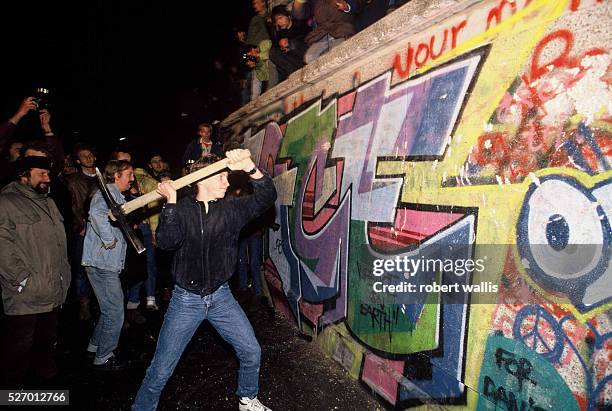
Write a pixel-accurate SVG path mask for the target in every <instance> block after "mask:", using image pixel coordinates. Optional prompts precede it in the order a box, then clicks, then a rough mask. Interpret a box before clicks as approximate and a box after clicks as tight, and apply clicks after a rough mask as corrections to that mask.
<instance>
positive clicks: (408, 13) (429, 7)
mask: <svg viewBox="0 0 612 411" xmlns="http://www.w3.org/2000/svg"><path fill="white" fill-rule="evenodd" d="M482 2H483V0H412V1H410V2H408V3H406V4H405V5H403V6H402V7H401V8H399V9H397V10H395V11H393V12H392V13H390V14H388V15H387V16H385V17H384V18H382V19H380V20H379V21H377V22H376V23H374V24H372V25H371V26H370V27H368V28H367V29H365V30H362V31H360V32H359V33H357V34H355V35H354V36H353V37H351V38H350V39H349V40H348V41H345V42H344V43H342V44H340V45H339V46H337V47H335V48H334V49H333V50H331V51H330V52H328V53H326V54H324V55H322V56H321V57H319V58H318V59H317V60H315V61H314V62H312V63H311V64H309V65H307V66H305V67H303V68H302V69H300V70H298V71H296V72H294V73H293V74H291V76H289V78H288V79H287V80H285V81H283V82H282V83H279V84H277V85H276V86H275V87H273V88H272V89H270V90H268V91H266V92H265V93H264V94H262V95H261V96H259V97H258V98H257V99H256V100H253V101H251V102H249V103H248V104H246V105H244V106H242V107H241V108H239V109H238V110H236V111H235V112H233V113H232V114H230V115H229V116H227V117H226V118H225V120H223V122H222V123H221V126H222V127H224V128H225V127H231V126H232V125H233V124H235V123H236V122H238V121H240V120H241V119H243V118H244V117H246V116H248V115H250V114H251V113H252V112H254V111H257V110H260V109H261V108H263V107H265V106H267V105H269V104H271V103H273V102H275V101H277V100H279V99H282V98H285V97H287V96H290V95H292V94H293V93H296V92H298V91H300V90H301V89H304V88H306V87H308V86H310V85H312V84H315V83H317V82H318V81H320V80H322V79H324V78H326V77H328V76H330V75H332V74H334V73H335V72H337V71H340V70H342V69H343V68H345V67H346V66H347V65H349V64H352V63H354V62H356V61H359V60H362V59H364V56H367V55H368V54H371V53H372V52H374V51H377V50H379V49H383V48H385V47H386V46H388V45H391V44H393V43H395V42H396V41H399V40H401V39H404V38H407V37H410V36H412V35H414V34H417V33H419V32H421V31H423V30H425V29H427V28H428V27H430V26H432V25H435V24H436V23H438V22H440V21H443V20H446V19H447V18H449V17H452V16H453V15H455V14H458V13H461V12H462V11H464V10H465V9H467V8H469V7H471V6H472V5H474V4H477V3H482Z"/></svg>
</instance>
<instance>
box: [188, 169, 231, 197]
mask: <svg viewBox="0 0 612 411" xmlns="http://www.w3.org/2000/svg"><path fill="white" fill-rule="evenodd" d="M196 185H197V187H198V195H199V194H200V193H201V194H203V195H204V196H205V197H206V198H207V199H208V200H217V199H220V198H223V197H225V192H226V191H227V188H228V187H229V181H228V180H227V171H224V172H222V173H218V174H215V175H214V176H212V177H208V178H205V179H204V180H201V181H198V183H197V184H196Z"/></svg>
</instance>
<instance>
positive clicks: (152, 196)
mask: <svg viewBox="0 0 612 411" xmlns="http://www.w3.org/2000/svg"><path fill="white" fill-rule="evenodd" d="M243 153H244V156H243V157H242V158H241V159H240V160H244V159H247V158H249V157H250V156H251V153H250V151H249V150H244V151H243ZM228 162H229V159H227V158H224V159H222V160H219V161H217V162H216V163H213V164H211V165H209V166H206V167H204V168H201V169H199V170H197V171H194V172H193V173H190V174H187V175H186V176H183V177H181V178H179V179H176V180H174V181H171V182H170V184H171V185H172V187H173V188H174V189H175V190H178V189H180V188H183V187H185V186H187V185H189V184H192V183H195V182H196V181H200V180H203V179H205V178H207V177H209V176H211V175H213V174H215V173H218V172H219V171H221V170H223V169H225V168H227V164H228ZM96 176H97V177H98V184H99V185H100V188H101V191H102V196H103V197H104V200H105V201H106V204H107V205H108V208H109V210H108V216H109V218H110V219H111V220H113V221H116V222H117V223H118V224H119V228H120V229H121V231H122V232H123V234H124V235H125V237H126V238H127V239H128V241H129V242H130V244H132V246H133V247H134V249H135V250H136V252H137V253H138V254H140V253H142V252H143V251H145V247H144V246H143V245H142V242H141V241H140V239H139V238H138V237H137V236H136V234H135V233H134V231H133V230H132V228H131V227H130V224H129V223H128V222H127V218H126V217H127V215H128V214H129V213H131V212H132V211H134V210H137V209H139V208H140V207H144V206H145V205H147V204H149V203H152V202H153V201H157V200H160V199H161V198H163V196H162V195H161V194H159V193H158V192H157V191H156V190H154V191H151V192H149V193H146V194H143V195H141V196H140V197H138V198H135V199H134V200H132V201H128V202H127V203H125V204H117V203H116V202H115V200H113V197H112V196H111V195H110V192H109V191H108V188H107V187H106V184H105V183H104V178H103V177H102V174H101V173H100V171H99V170H98V169H97V168H96Z"/></svg>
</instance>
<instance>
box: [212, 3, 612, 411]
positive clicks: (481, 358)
mask: <svg viewBox="0 0 612 411" xmlns="http://www.w3.org/2000/svg"><path fill="white" fill-rule="evenodd" d="M611 16H612V4H611V2H609V1H595V0H589V1H581V0H565V1H542V0H515V1H507V0H495V1H469V0H468V1H445V0H441V1H419V0H414V1H412V2H410V3H408V4H407V5H406V6H404V7H403V8H402V9H400V10H398V11H396V12H395V13H393V14H391V15H390V16H387V18H385V19H383V20H381V21H380V22H378V23H377V24H376V25H374V26H372V27H370V28H369V29H368V30H366V31H364V32H361V33H359V34H358V35H357V36H355V37H354V38H353V39H351V40H350V41H348V42H346V43H344V44H343V45H342V46H340V47H339V48H337V49H336V50H334V51H333V52H332V53H330V54H328V55H325V56H323V57H321V58H320V59H319V60H318V61H316V62H314V63H313V64H311V65H310V66H308V67H306V68H305V69H303V70H302V71H300V72H298V73H294V75H293V76H291V77H290V79H289V80H288V81H286V82H284V83H283V84H281V85H279V86H277V87H276V88H274V89H272V90H271V91H269V92H268V93H266V94H264V95H263V96H261V97H260V98H259V99H258V100H257V101H254V102H252V103H250V104H249V105H247V106H245V107H243V108H242V109H241V110H239V111H237V112H236V113H233V114H232V115H231V116H230V117H228V118H227V119H226V120H225V121H224V123H223V125H224V126H225V127H226V128H227V131H228V133H230V134H231V135H232V138H234V139H239V140H242V141H244V145H245V146H246V147H248V148H250V149H251V151H252V152H253V153H254V154H255V156H256V158H257V161H259V165H260V167H262V168H266V169H268V170H269V171H270V173H271V174H272V175H273V176H274V178H275V183H276V187H277V189H278V192H279V198H278V201H277V204H276V206H277V222H278V223H279V224H280V225H281V229H280V230H278V231H276V232H270V236H269V243H268V247H269V258H268V260H267V262H266V274H265V277H266V280H267V284H268V288H269V290H270V293H271V295H272V296H273V298H274V303H275V306H276V308H277V309H278V310H280V311H283V312H285V313H286V314H287V316H288V317H289V318H292V319H293V320H294V321H295V322H296V324H297V325H298V326H299V327H301V328H302V329H303V330H305V331H306V332H310V333H312V334H313V335H316V336H317V338H316V341H317V342H318V343H319V344H320V345H321V346H322V347H323V348H324V350H325V351H326V352H327V353H328V354H329V355H330V356H332V357H333V358H335V359H336V360H337V361H338V362H340V363H341V364H342V365H343V366H344V367H345V368H346V369H347V370H348V371H349V372H350V373H351V375H353V376H354V378H356V379H359V380H360V381H362V382H363V383H364V385H365V386H367V387H369V389H371V391H372V393H373V395H376V396H378V397H379V399H380V401H382V402H384V403H386V404H387V405H390V406H392V407H397V408H411V407H418V406H422V404H424V403H433V404H444V405H445V406H446V407H448V408H449V409H455V408H465V409H495V408H496V407H498V408H499V409H509V410H510V409H512V410H532V409H533V410H537V409H546V410H573V409H585V410H586V409H589V410H592V409H597V408H604V407H612V365H611V363H612V361H610V360H611V358H612V338H611V337H612V318H611V313H612V311H611V307H612V305H611V302H612V299H611V295H612V268H611V265H610V255H611V250H610V244H611V242H612V233H611V228H610V223H611V220H610V219H611V217H612V172H611V171H610V167H611V165H612V122H611V121H612V117H611V113H612V88H611V83H612V69H611V67H610V63H611V59H610V53H611V51H610V45H611V44H612V18H611ZM457 239H459V241H464V242H467V243H469V244H472V247H471V248H470V249H469V253H471V256H472V257H478V256H481V257H482V256H484V255H485V254H487V253H488V254H491V253H493V254H495V256H494V257H492V258H491V259H490V261H489V263H488V266H487V274H488V275H489V277H487V278H486V279H487V281H492V282H494V283H495V284H496V285H498V286H499V290H498V293H496V294H494V301H493V302H492V303H490V304H476V303H474V302H473V301H471V300H470V302H469V303H467V302H466V303H462V304H447V302H448V301H446V298H447V296H445V295H437V294H430V295H429V296H428V297H427V300H423V301H420V302H419V303H418V304H412V305H407V304H404V303H403V300H401V298H402V297H399V296H397V295H393V294H387V295H385V296H383V297H380V298H381V300H372V298H371V295H370V294H371V290H369V289H368V287H367V286H365V285H364V284H370V282H369V281H370V280H371V277H372V267H371V266H368V264H367V263H364V262H367V261H371V257H372V256H374V255H385V256H386V257H394V256H404V255H407V254H409V253H411V252H414V251H415V250H417V251H421V252H425V253H427V252H430V251H427V250H435V249H434V248H432V247H433V246H435V245H436V244H438V245H439V244H447V243H448V242H449V241H451V242H452V241H455V240H457ZM568 243H569V245H568ZM574 243H579V244H598V245H600V246H599V247H598V248H593V249H592V250H594V251H592V253H591V254H590V255H589V256H586V257H585V256H583V255H581V257H580V258H578V257H577V255H576V254H575V253H574V254H572V253H573V252H574V251H575V250H573V249H572V246H571V244H574ZM536 245H539V246H536ZM572 250H573V251H572ZM434 252H435V251H434ZM368 258H369V260H368ZM481 279H482V278H479V276H478V274H477V273H472V274H471V275H468V276H466V281H468V282H471V283H473V284H477V283H479V281H480V280H481ZM421 280H423V278H421Z"/></svg>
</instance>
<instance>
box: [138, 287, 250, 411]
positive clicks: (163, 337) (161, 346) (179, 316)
mask: <svg viewBox="0 0 612 411" xmlns="http://www.w3.org/2000/svg"><path fill="white" fill-rule="evenodd" d="M203 320H208V321H210V323H211V325H212V326H213V327H215V329H216V330H217V332H218V333H219V335H221V337H223V339H224V340H225V341H227V342H228V343H230V344H231V345H232V346H233V347H234V350H236V355H237V357H238V359H239V361H240V369H239V372H238V390H237V391H236V394H237V395H238V396H239V397H250V398H254V397H256V396H257V392H258V391H259V364H260V358H261V348H260V347H259V343H258V342H257V339H256V338H255V333H254V332H253V327H251V323H249V320H248V319H247V317H246V315H245V314H244V311H242V308H240V305H238V303H237V302H236V300H235V299H234V296H233V295H232V293H231V291H230V289H229V286H228V284H227V283H225V284H223V285H222V286H221V287H220V288H219V289H218V290H217V291H215V292H214V293H212V294H209V295H207V296H204V297H201V296H199V295H197V294H193V293H191V292H189V291H187V290H185V289H183V288H181V287H179V286H175V287H174V292H173V293H172V300H170V305H169V306H168V311H167V312H166V317H165V318H164V324H163V325H162V328H161V331H160V333H159V339H158V341H157V348H156V349H155V355H154V356H153V360H152V361H151V365H150V366H149V368H148V369H147V372H146V374H145V377H144V380H143V381H142V385H141V386H140V389H139V390H138V394H136V399H135V400H134V404H133V405H132V410H133V411H143V410H151V411H153V410H155V409H156V408H157V403H158V402H159V396H160V394H161V391H162V389H163V388H164V386H165V385H166V382H167V381H168V379H169V378H170V376H171V375H172V373H173V372H174V368H175V367H176V364H177V363H178V361H179V358H180V357H181V355H182V354H183V351H184V350H185V347H186V346H187V344H188V343H189V341H190V340H191V337H193V334H194V333H195V331H196V330H197V329H198V327H199V326H200V324H201V323H202V321H203Z"/></svg>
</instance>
